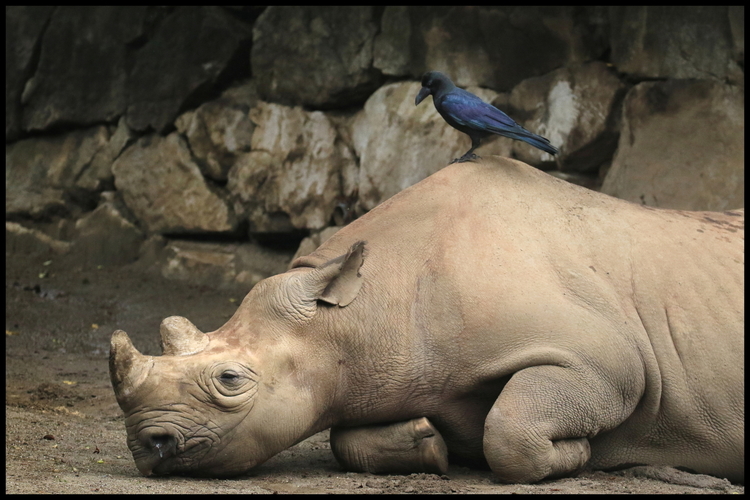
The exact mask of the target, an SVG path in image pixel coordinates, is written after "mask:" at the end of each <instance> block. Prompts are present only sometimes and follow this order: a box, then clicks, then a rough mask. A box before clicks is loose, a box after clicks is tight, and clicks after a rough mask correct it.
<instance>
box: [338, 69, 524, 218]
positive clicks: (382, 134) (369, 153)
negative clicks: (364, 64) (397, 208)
mask: <svg viewBox="0 0 750 500" xmlns="http://www.w3.org/2000/svg"><path fill="white" fill-rule="evenodd" d="M420 88H421V84H420V83H419V82H400V83H393V84H390V85H385V86H383V87H381V88H380V89H378V90H377V92H375V93H374V94H373V95H372V96H371V97H370V98H369V99H368V100H367V102H366V103H365V108H364V110H362V111H361V112H360V113H359V114H358V115H357V117H356V118H355V120H354V122H353V124H352V140H353V143H354V148H355V151H356V153H357V156H359V165H360V168H359V203H360V205H361V207H362V208H363V209H364V210H370V209H372V208H373V207H375V206H376V205H377V204H379V203H380V202H382V201H384V200H385V199H387V198H390V197H391V196H393V195H394V194H396V193H398V192H399V191H401V190H403V189H405V188H407V187H409V186H411V185H412V184H415V183H417V182H419V181H421V180H422V179H424V178H426V177H428V176H429V175H431V174H433V173H435V172H437V171H438V170H440V169H441V168H443V167H444V166H446V165H447V164H448V163H449V162H450V161H451V160H453V159H454V158H457V157H459V156H461V155H462V154H464V153H465V152H466V151H467V150H468V149H469V147H470V146H471V140H470V139H469V138H468V136H467V135H466V134H463V133H461V132H459V131H458V130H456V129H454V128H453V127H451V126H450V125H448V124H447V123H446V122H445V120H443V118H442V117H441V116H440V115H439V114H438V112H437V111H436V110H435V106H434V105H433V103H432V98H427V99H425V100H424V101H423V102H422V103H421V104H420V105H419V106H417V107H415V106H414V98H415V96H416V95H417V92H419V89H420ZM469 90H470V91H471V92H473V93H475V94H476V95H478V96H479V97H481V98H483V99H484V100H485V101H488V102H489V101H491V100H492V99H493V98H495V96H496V95H497V94H496V93H495V92H493V91H491V90H486V89H480V88H469ZM510 150H511V140H510V139H506V138H498V139H497V140H494V141H489V140H488V141H487V144H486V145H483V146H481V147H480V148H479V149H477V154H480V155H491V154H499V155H503V156H509V154H510Z"/></svg>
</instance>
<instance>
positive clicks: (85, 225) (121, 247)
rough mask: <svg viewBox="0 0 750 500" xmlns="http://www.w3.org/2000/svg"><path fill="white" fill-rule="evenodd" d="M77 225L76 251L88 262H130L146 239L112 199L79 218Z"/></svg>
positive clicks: (90, 263)
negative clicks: (111, 201)
mask: <svg viewBox="0 0 750 500" xmlns="http://www.w3.org/2000/svg"><path fill="white" fill-rule="evenodd" d="M75 229H76V233H77V235H76V238H75V240H74V243H73V253H74V254H76V257H77V258H78V259H80V262H82V263H84V264H85V265H121V264H129V263H131V262H133V261H135V260H136V259H137V258H138V255H139V251H140V247H141V243H142V242H143V240H144V239H145V238H144V234H143V232H142V231H141V230H139V229H138V228H137V227H136V226H135V225H133V224H132V223H131V222H130V221H128V220H127V219H126V218H125V217H124V216H123V215H122V214H121V213H120V211H119V210H118V209H117V208H116V206H115V205H114V204H113V203H110V202H105V203H102V204H101V205H99V206H98V207H97V208H96V210H94V211H93V212H90V213H88V214H86V215H85V216H84V217H81V218H80V219H78V220H77V221H76V224H75Z"/></svg>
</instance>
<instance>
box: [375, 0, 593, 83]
mask: <svg viewBox="0 0 750 500" xmlns="http://www.w3.org/2000/svg"><path fill="white" fill-rule="evenodd" d="M605 26H606V11H605V10H604V9H603V8H600V7H576V8H569V7H528V6H524V7H475V6H453V7H435V6H430V7H386V9H385V12H384V13H383V16H382V21H381V30H380V33H379V34H378V35H377V37H376V40H375V51H374V53H375V58H374V65H375V67H376V68H378V69H380V70H381V71H383V73H384V74H387V75H395V76H411V77H413V78H420V77H421V76H422V73H424V72H425V71H433V70H437V71H442V72H444V73H446V74H447V75H448V76H450V77H451V78H452V79H453V81H454V82H455V83H456V84H457V85H460V86H464V87H465V86H480V87H489V88H492V89H494V90H497V91H510V90H511V89H512V88H513V87H514V86H515V85H516V84H517V83H519V82H520V81H522V80H524V79H526V78H530V77H534V76H540V75H543V74H545V73H547V72H549V71H552V70H553V69H556V68H559V67H560V66H565V65H568V64H572V63H582V62H585V61H589V60H591V59H595V58H597V57H599V56H600V55H601V54H603V53H604V51H605V50H606V48H607V44H606V39H605V35H604V33H605Z"/></svg>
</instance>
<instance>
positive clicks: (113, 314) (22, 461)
mask: <svg viewBox="0 0 750 500" xmlns="http://www.w3.org/2000/svg"><path fill="white" fill-rule="evenodd" d="M49 261H51V262H49ZM45 264H46V265H45ZM5 286H6V303H5V305H6V322H5V328H6V382H5V389H6V406H5V417H6V429H5V430H6V438H5V439H6V440H5V463H6V483H5V484H6V486H5V491H6V493H91V492H97V493H453V492H455V493H550V492H554V493H744V491H745V488H744V486H740V485H734V484H730V483H729V482H728V481H726V480H723V479H718V478H713V477H710V476H703V475H694V474H689V473H686V472H681V471H677V470H675V469H671V468H655V467H635V468H631V469H627V470H625V471H619V472H614V473H604V472H586V473H583V474H581V475H579V476H578V477H575V478H567V479H560V480H555V481H545V482H542V483H539V484H535V485H504V484H499V483H497V482H495V481H494V480H493V477H492V474H491V472H489V471H486V470H475V469H469V468H466V467H461V466H458V465H451V467H450V469H449V471H448V474H447V475H446V476H436V475H430V474H412V475H409V476H378V475H372V474H359V473H350V472H345V471H343V470H342V469H341V468H340V467H339V466H338V464H337V463H336V461H335V460H334V458H333V456H332V454H331V452H330V447H329V445H328V436H327V432H322V433H320V434H317V435H315V436H312V437H311V438H309V439H307V440H305V441H303V442H302V443H300V444H298V445H296V446H294V447H293V448H291V449H289V450H287V451H285V452H283V453H281V454H279V455H277V456H276V457H274V458H272V459H271V460H269V461H268V462H266V463H265V464H264V465H262V466H261V467H259V468H258V469H257V470H256V471H254V472H253V473H251V474H248V475H245V476H241V477H238V478H235V479H222V480H212V479H194V478H187V477H160V478H146V477H142V476H141V475H140V474H139V473H138V470H137V469H136V468H135V465H134V463H133V460H132V458H131V455H130V452H129V451H128V449H127V446H126V444H125V429H124V425H123V422H122V417H121V414H120V410H119V408H118V406H117V404H116V402H115V398H114V394H113V393H112V390H111V387H110V383H109V375H108V373H107V356H108V350H109V337H110V335H111V334H112V332H113V331H114V330H115V329H117V328H121V329H124V330H125V331H127V332H128V333H129V334H130V335H131V337H132V339H133V342H134V343H135V345H136V346H137V347H138V348H139V349H140V350H141V351H142V352H144V353H146V354H158V353H159V352H158V334H157V332H158V327H159V323H160V321H161V319H162V318H164V317H167V316H171V315H175V314H179V315H184V316H187V317H189V318H190V319H191V320H192V321H193V322H194V323H195V324H196V325H197V326H198V327H199V328H201V329H202V330H203V331H211V330H214V329H216V328H217V327H219V326H221V325H222V324H223V323H224V322H225V321H226V320H227V319H228V318H229V317H230V316H231V315H232V313H233V312H234V310H235V308H236V306H237V305H238V304H239V302H240V301H241V299H242V298H243V296H244V293H245V291H244V290H216V289H211V288H207V287H200V286H190V285H185V284H181V283H177V282H170V281H166V280H165V279H163V278H162V277H161V276H160V275H158V273H155V272H152V271H149V270H148V269H146V268H145V267H143V266H142V265H131V266H128V267H120V268H102V269H83V268H82V267H81V266H80V265H77V263H76V261H75V256H69V257H66V258H62V257H59V256H52V257H50V256H33V255H32V256H29V255H8V254H7V253H6V285H5Z"/></svg>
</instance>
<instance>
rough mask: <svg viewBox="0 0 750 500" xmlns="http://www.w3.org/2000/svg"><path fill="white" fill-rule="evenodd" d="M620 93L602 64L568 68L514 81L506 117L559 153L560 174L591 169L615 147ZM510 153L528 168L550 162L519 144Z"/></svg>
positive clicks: (620, 88) (622, 87)
mask: <svg viewBox="0 0 750 500" xmlns="http://www.w3.org/2000/svg"><path fill="white" fill-rule="evenodd" d="M625 90H626V86H625V85H624V84H623V83H622V82H621V81H620V80H619V79H618V78H617V75H615V74H614V72H613V71H611V70H610V69H609V68H608V67H607V65H606V64H604V63H602V62H592V63H586V64H582V65H572V66H569V67H565V68H560V69H558V70H555V71H552V72H551V73H548V74H546V75H544V76H541V77H537V78H530V79H528V80H524V81H523V82H521V83H519V84H518V85H517V86H516V87H515V88H514V89H513V91H512V92H511V94H510V110H509V111H508V114H510V115H512V116H513V117H514V118H515V119H516V120H517V121H519V123H521V124H522V125H523V126H524V127H525V128H527V129H528V130H530V131H532V132H534V133H537V134H540V135H542V136H544V137H546V138H547V139H549V140H550V142H551V143H552V145H553V146H555V147H557V148H559V149H560V151H561V153H560V155H559V158H560V160H561V161H560V167H561V168H562V169H563V170H567V171H579V172H581V171H588V170H593V169H596V168H597V167H599V166H600V165H601V164H602V163H604V162H605V161H607V160H608V159H610V158H611V157H612V155H613V154H614V152H615V149H616V148H617V138H618V132H619V130H618V128H619V111H620V105H621V103H622V99H623V97H624V93H625ZM513 152H514V153H515V155H516V157H517V158H518V159H520V160H522V161H524V162H526V163H529V164H532V165H538V164H540V163H542V162H544V161H553V158H552V155H550V154H548V153H545V152H544V151H541V150H539V149H537V148H535V147H533V146H531V145H528V144H526V143H523V142H521V141H514V143H513Z"/></svg>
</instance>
